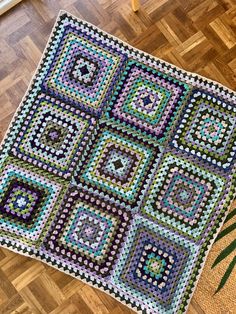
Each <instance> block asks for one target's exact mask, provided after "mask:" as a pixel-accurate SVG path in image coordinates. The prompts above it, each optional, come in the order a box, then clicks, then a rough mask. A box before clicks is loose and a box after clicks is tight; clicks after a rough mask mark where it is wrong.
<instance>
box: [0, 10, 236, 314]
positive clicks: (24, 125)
mask: <svg viewBox="0 0 236 314" xmlns="http://www.w3.org/2000/svg"><path fill="white" fill-rule="evenodd" d="M235 99H236V98H235V95H234V94H233V93H232V91H228V90H227V89H226V88H224V87H219V86H217V84H215V83H212V82H210V81H206V80H205V79H203V78H198V77H197V76H196V75H194V74H188V73H185V72H183V71H182V70H180V69H177V68H175V67H174V66H172V65H170V64H167V63H165V62H163V61H161V60H157V59H156V58H153V57H150V56H148V55H147V54H145V53H142V52H140V51H138V50H135V49H134V48H132V47H130V46H127V45H126V44H124V43H122V42H121V41H119V40H117V39H114V38H113V37H111V36H109V35H107V34H105V33H103V32H102V31H101V30H98V29H96V28H95V27H94V26H92V25H89V24H88V23H86V22H84V21H79V20H77V19H76V18H75V17H72V16H70V15H68V14H67V13H65V12H64V13H63V12H62V13H61V16H60V17H59V18H58V20H57V22H56V26H55V28H54V30H53V34H52V37H51V38H50V40H49V44H48V48H47V49H46V52H45V55H44V56H43V58H42V62H41V64H40V66H39V70H38V72H37V74H36V76H35V77H34V79H33V80H32V86H31V88H30V89H29V91H28V93H27V95H26V97H25V99H24V100H23V103H22V105H21V107H20V108H19V110H18V113H17V115H16V116H15V118H14V123H12V125H11V126H10V128H9V133H8V135H7V137H6V139H5V141H4V142H3V144H2V146H1V147H0V244H1V245H3V246H4V247H6V248H10V249H13V250H14V251H15V250H18V251H19V252H21V253H23V254H25V255H30V256H33V257H36V258H38V259H42V260H43V261H44V262H47V263H49V264H50V265H52V266H54V267H56V268H58V269H60V270H62V271H65V272H66V273H68V274H71V275H72V276H74V277H76V278H80V279H82V280H83V281H84V282H88V283H90V284H91V285H94V286H95V287H97V288H100V289H102V290H104V291H105V292H107V293H109V294H111V295H112V296H113V297H116V298H117V299H118V300H120V301H122V302H123V303H126V304H128V305H129V306H130V307H132V308H133V309H135V310H138V311H139V312H140V313H145V314H176V313H178V314H181V313H185V311H186V309H187V306H188V303H189V299H190V297H191V295H192V291H193V289H194V286H195V284H196V281H197V278H198V276H199V273H200V271H201V268H202V265H203V261H204V260H205V258H206V254H207V252H208V249H209V247H210V245H211V243H212V239H213V238H214V237H215V235H216V232H217V230H218V229H219V226H220V225H221V222H222V219H223V217H224V215H225V212H226V209H227V206H228V205H229V203H230V201H231V199H232V198H233V197H234V195H235V184H234V183H235V182H234V179H235V178H234V176H235V170H236V168H235V159H236V158H235V157H236V106H235Z"/></svg>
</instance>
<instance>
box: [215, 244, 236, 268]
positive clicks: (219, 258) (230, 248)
mask: <svg viewBox="0 0 236 314" xmlns="http://www.w3.org/2000/svg"><path fill="white" fill-rule="evenodd" d="M234 250H236V239H234V240H233V241H232V242H231V243H230V244H229V245H228V246H227V247H226V248H225V249H224V250H223V251H221V252H220V254H219V255H218V256H217V258H216V259H215V261H214V263H213V265H212V266H211V268H214V267H215V266H216V265H217V264H219V263H220V262H221V261H222V260H223V259H224V258H226V257H227V256H228V255H229V254H230V253H232V252H233V251H234Z"/></svg>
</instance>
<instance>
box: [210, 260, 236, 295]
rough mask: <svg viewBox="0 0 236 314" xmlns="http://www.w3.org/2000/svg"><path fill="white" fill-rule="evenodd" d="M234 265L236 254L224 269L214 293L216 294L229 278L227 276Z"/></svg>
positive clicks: (235, 263)
mask: <svg viewBox="0 0 236 314" xmlns="http://www.w3.org/2000/svg"><path fill="white" fill-rule="evenodd" d="M235 265H236V256H234V258H233V259H232V261H231V262H230V264H229V266H228V268H227V269H226V271H225V273H224V275H223V277H222V278H221V281H220V283H219V286H218V288H217V289H216V292H215V294H216V293H217V292H219V291H220V290H221V289H222V288H223V287H224V285H225V284H226V282H227V280H228V279H229V276H230V275H231V273H232V271H233V269H234V267H235Z"/></svg>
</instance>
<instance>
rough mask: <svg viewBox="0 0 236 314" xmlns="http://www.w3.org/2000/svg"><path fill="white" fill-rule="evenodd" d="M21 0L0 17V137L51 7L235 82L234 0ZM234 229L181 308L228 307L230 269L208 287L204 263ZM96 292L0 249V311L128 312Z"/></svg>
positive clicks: (216, 310)
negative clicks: (135, 0)
mask: <svg viewBox="0 0 236 314" xmlns="http://www.w3.org/2000/svg"><path fill="white" fill-rule="evenodd" d="M141 4H142V6H141V9H140V10H139V12H138V13H137V14H135V13H133V12H132V10H131V7H130V1H128V0H44V1H42V0H24V1H23V2H22V3H21V4H19V5H17V6H16V7H15V8H14V9H12V10H11V11H10V12H8V13H7V14H5V15H4V16H2V17H0V47H1V54H0V79H1V82H0V90H1V94H0V138H2V137H3V135H4V133H5V131H6V129H7V126H8V124H9V122H10V120H11V118H12V115H13V114H14V112H15V110H16V108H17V106H18V105H19V103H20V100H21V98H22V96H23V94H24V92H25V90H26V88H27V86H28V84H29V81H30V78H31V77H32V75H33V73H34V70H35V69H36V66H37V63H38V61H39V59H40V56H41V54H42V51H43V49H44V47H45V44H46V41H47V38H48V36H49V33H50V31H51V28H52V25H53V23H54V20H55V17H56V15H57V13H58V10H59V9H66V10H68V11H70V12H71V13H73V14H74V15H77V16H78V17H80V18H83V19H86V20H87V21H89V22H91V23H93V24H95V25H98V26H99V27H100V28H102V29H104V30H105V31H107V32H109V33H111V34H113V35H116V36H118V37H119V38H121V39H122V40H124V41H127V42H129V43H130V44H131V45H134V46H135V47H137V48H139V49H142V50H144V51H146V52H149V53H151V54H153V55H155V56H158V57H160V58H162V59H164V60H167V61H169V62H171V63H174V64H175V65H177V66H180V67H182V68H184V69H186V70H189V71H194V72H197V73H199V74H201V75H203V76H207V77H209V78H212V79H214V80H217V81H219V82H221V83H222V84H224V85H226V86H228V87H230V88H232V89H236V79H235V78H236V1H235V0H146V1H145V0H143V1H141ZM235 233H236V232H234V233H232V234H230V235H229V236H228V237H226V239H225V240H222V241H219V243H217V244H216V245H214V246H213V248H212V250H211V253H210V255H209V257H208V259H207V263H206V265H205V268H204V271H203V274H202V276H201V279H200V281H199V285H198V287H197V290H196V292H195V294H194V297H193V299H192V301H191V304H190V307H189V314H196V313H199V314H200V313H201V314H202V313H206V314H221V313H222V314H226V313H232V314H235V313H236V287H235V280H234V279H233V278H235V275H236V272H235V271H234V273H233V274H232V277H231V280H230V281H229V282H228V284H227V286H226V287H225V289H224V290H223V291H221V292H220V293H219V294H217V295H215V296H213V293H214V291H215V289H216V287H217V285H218V283H219V280H220V278H221V276H222V274H223V273H224V269H225V267H226V266H227V262H229V260H230V259H227V260H226V261H225V262H224V263H222V265H220V266H219V267H218V268H217V269H216V270H211V269H210V266H211V264H212V262H213V260H214V259H215V257H216V256H217V254H218V253H219V250H221V249H222V248H223V247H224V246H225V245H226V243H227V242H228V241H230V240H231V239H233V238H234V237H235V236H236V234H235ZM131 312H132V311H130V310H129V309H128V308H126V307H125V306H123V305H122V304H120V303H118V302H117V301H115V300H114V299H112V298H111V297H109V296H107V295H105V294H104V293H102V292H100V291H98V290H95V289H93V288H91V287H90V286H88V285H86V284H84V283H82V282H80V281H79V280H75V279H73V278H71V277H69V276H67V275H65V274H63V273H61V272H59V271H56V270H54V269H53V268H51V267H49V266H46V265H45V264H43V263H41V262H38V261H34V260H31V259H29V258H26V257H23V256H20V255H17V254H15V253H12V252H10V251H8V250H6V249H0V313H1V314H7V313H18V314H20V313H21V314H22V313H39V314H41V313H45V314H46V313H51V314H57V313H66V314H69V313H71V314H72V313H78V314H90V313H91V314H92V313H95V314H99V313H100V314H108V313H109V314H121V313H131Z"/></svg>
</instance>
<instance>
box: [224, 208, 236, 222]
mask: <svg viewBox="0 0 236 314" xmlns="http://www.w3.org/2000/svg"><path fill="white" fill-rule="evenodd" d="M234 216H236V207H235V208H234V209H233V210H231V212H230V213H228V215H227V216H226V218H225V222H224V223H226V222H227V221H229V220H230V219H232V218H233V217H234Z"/></svg>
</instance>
